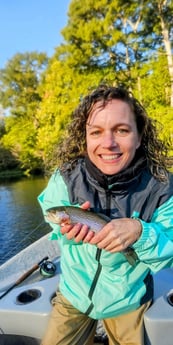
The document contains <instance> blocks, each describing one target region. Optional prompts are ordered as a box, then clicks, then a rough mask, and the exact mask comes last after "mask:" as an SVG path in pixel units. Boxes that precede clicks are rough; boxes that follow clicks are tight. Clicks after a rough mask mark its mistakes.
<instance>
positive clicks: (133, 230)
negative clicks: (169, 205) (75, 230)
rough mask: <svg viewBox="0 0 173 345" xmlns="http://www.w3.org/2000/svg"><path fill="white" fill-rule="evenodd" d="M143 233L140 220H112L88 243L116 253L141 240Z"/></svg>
mask: <svg viewBox="0 0 173 345" xmlns="http://www.w3.org/2000/svg"><path fill="white" fill-rule="evenodd" d="M141 233H142V225H141V223H140V221H139V220H137V219H132V218H119V219H113V220H111V221H110V222H109V223H108V224H106V225H105V226H104V227H103V229H101V230H100V231H99V232H98V233H96V234H95V235H94V237H93V238H91V239H90V240H89V241H87V242H88V243H90V244H95V245H97V247H98V248H100V249H105V250H107V251H109V252H110V253H116V252H121V251H123V250H125V249H126V248H127V247H129V246H131V245H132V244H133V243H134V242H136V241H137V240H138V239H139V237H140V235H141ZM86 238H87V237H86ZM86 238H85V240H86Z"/></svg>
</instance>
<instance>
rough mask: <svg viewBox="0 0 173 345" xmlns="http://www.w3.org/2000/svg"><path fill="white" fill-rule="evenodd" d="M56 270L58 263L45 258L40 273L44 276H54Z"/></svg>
mask: <svg viewBox="0 0 173 345" xmlns="http://www.w3.org/2000/svg"><path fill="white" fill-rule="evenodd" d="M55 272H56V265H55V264H54V263H53V262H52V261H49V260H47V259H46V260H44V261H43V262H42V263H41V264H40V274H41V275H42V276H43V277H53V276H54V274H55Z"/></svg>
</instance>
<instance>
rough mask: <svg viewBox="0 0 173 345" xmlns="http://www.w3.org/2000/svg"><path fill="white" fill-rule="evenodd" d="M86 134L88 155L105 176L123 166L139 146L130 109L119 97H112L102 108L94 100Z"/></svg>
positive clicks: (119, 169)
mask: <svg viewBox="0 0 173 345" xmlns="http://www.w3.org/2000/svg"><path fill="white" fill-rule="evenodd" d="M86 133H87V135H86V141H87V152H88V156H89V158H90V160H91V161H92V162H93V163H94V164H95V165H96V166H97V167H98V169H100V171H102V172H103V173H104V174H107V175H113V174H117V173H118V172H120V171H122V170H123V169H125V168H126V167H127V166H128V165H129V164H130V162H131V161H132V159H133V158H134V156H135V152H136V149H137V148H138V147H139V146H140V136H139V134H138V131H137V126H136V122H135V118H134V115H133V112H132V110H131V108H130V106H129V105H128V104H127V103H125V102H123V101H121V100H119V99H113V100H112V101H110V102H109V103H107V104H106V105H105V106H104V107H103V108H102V107H101V104H99V103H98V104H97V103H96V105H95V106H94V107H93V110H92V112H91V114H90V116H89V119H88V122H87V127H86Z"/></svg>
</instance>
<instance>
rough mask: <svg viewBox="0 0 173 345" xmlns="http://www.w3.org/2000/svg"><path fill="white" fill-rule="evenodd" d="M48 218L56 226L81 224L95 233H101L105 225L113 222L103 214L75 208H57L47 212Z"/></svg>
mask: <svg viewBox="0 0 173 345" xmlns="http://www.w3.org/2000/svg"><path fill="white" fill-rule="evenodd" d="M46 213H47V215H46V218H47V219H48V220H50V221H51V222H53V223H55V224H59V225H60V224H61V223H67V224H76V223H81V224H85V225H88V227H89V228H90V230H92V231H94V232H98V231H100V230H101V229H102V228H103V227H104V225H106V224H107V223H108V222H110V221H111V219H110V218H108V217H107V216H105V215H103V214H100V213H99V214H98V213H95V212H92V211H88V210H83V209H82V208H80V207H75V206H57V207H52V208H49V209H48V210H46Z"/></svg>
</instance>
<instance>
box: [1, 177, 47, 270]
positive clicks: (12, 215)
mask: <svg viewBox="0 0 173 345" xmlns="http://www.w3.org/2000/svg"><path fill="white" fill-rule="evenodd" d="M46 184H47V180H46V179H29V180H28V179H27V180H22V181H17V182H8V183H3V184H0V264H2V263H3V262H5V261H6V260H7V259H8V258H10V257H12V256H13V255H14V254H16V253H17V252H19V251H20V250H21V249H23V248H25V247H26V246H27V245H29V244H31V243H33V242H34V241H35V240H37V239H38V238H40V237H41V236H42V235H44V234H46V233H47V232H48V231H50V227H49V226H48V225H47V224H45V222H44V219H43V215H42V211H41V208H40V206H39V204H38V201H37V196H38V194H39V193H40V192H41V191H42V190H43V189H44V187H45V186H46Z"/></svg>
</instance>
